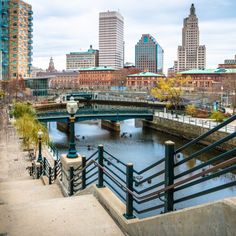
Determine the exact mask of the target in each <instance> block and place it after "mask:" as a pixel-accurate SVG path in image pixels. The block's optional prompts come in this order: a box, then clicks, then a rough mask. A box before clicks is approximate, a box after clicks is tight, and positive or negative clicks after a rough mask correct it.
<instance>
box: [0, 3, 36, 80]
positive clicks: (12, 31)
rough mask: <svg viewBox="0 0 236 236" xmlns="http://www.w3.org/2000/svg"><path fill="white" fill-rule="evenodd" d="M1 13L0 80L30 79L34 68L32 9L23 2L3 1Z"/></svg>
mask: <svg viewBox="0 0 236 236" xmlns="http://www.w3.org/2000/svg"><path fill="white" fill-rule="evenodd" d="M0 12H1V14H0V18H1V28H0V35H1V38H0V65H1V69H0V73H1V74H0V79H3V80H8V79H17V78H21V77H28V76H29V75H30V73H31V67H32V64H31V63H32V49H33V47H32V44H33V41H32V38H33V34H32V32H33V29H32V26H33V23H32V21H33V17H32V15H33V11H32V7H31V5H29V4H27V3H25V2H23V1H21V0H1V4H0Z"/></svg>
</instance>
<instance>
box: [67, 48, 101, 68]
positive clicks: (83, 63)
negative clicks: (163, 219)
mask: <svg viewBox="0 0 236 236" xmlns="http://www.w3.org/2000/svg"><path fill="white" fill-rule="evenodd" d="M97 66H98V50H95V49H93V47H92V45H90V48H89V50H88V51H87V52H71V53H70V54H67V55H66V69H67V70H78V69H82V68H88V67H97Z"/></svg>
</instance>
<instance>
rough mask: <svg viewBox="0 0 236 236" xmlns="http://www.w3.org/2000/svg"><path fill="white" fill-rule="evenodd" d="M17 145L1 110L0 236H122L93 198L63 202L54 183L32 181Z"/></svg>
mask: <svg viewBox="0 0 236 236" xmlns="http://www.w3.org/2000/svg"><path fill="white" fill-rule="evenodd" d="M20 142H21V141H20V139H19V137H18V136H17V134H16V131H15V129H14V127H12V126H11V125H9V124H8V122H7V119H6V112H5V111H3V110H0V166H1V168H0V235H4V236H5V235H11V236H28V235H29V236H32V235H34V236H38V235H39V236H51V235H52V236H55V235H57V236H65V235H66V236H74V235H75V236H77V235H79V236H80V235H81V236H83V235H84V236H90V235H91V236H96V235H97V236H100V235H101V236H113V235H114V236H116V235H117V236H119V235H124V234H123V233H122V231H121V230H120V229H119V227H118V226H117V225H116V224H115V222H114V221H113V220H112V218H111V217H110V215H109V214H108V213H107V212H106V210H105V209H104V208H103V207H102V206H101V205H100V203H99V202H98V201H97V199H96V198H95V197H94V196H92V195H90V194H89V195H85V196H77V197H70V198H64V197H63V196H62V193H61V191H60V188H59V186H58V185H57V184H56V183H54V184H53V185H43V183H42V181H41V180H35V179H32V178H31V177H30V176H29V174H28V173H27V171H26V167H27V166H30V165H31V161H30V160H29V158H28V153H27V152H23V151H22V149H21V144H20ZM46 153H47V152H46ZM46 153H45V154H46ZM51 161H52V160H51Z"/></svg>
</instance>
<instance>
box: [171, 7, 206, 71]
mask: <svg viewBox="0 0 236 236" xmlns="http://www.w3.org/2000/svg"><path fill="white" fill-rule="evenodd" d="M205 67H206V47H205V45H199V28H198V18H197V16H196V10H195V7H194V4H192V5H191V8H190V15H189V16H188V17H187V18H185V19H184V26H183V29H182V46H179V47H178V61H176V62H175V72H178V71H184V70H189V69H204V68H205Z"/></svg>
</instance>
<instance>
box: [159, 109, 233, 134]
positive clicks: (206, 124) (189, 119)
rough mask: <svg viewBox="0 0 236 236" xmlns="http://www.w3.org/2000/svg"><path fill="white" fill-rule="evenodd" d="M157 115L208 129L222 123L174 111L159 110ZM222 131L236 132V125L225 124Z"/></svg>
mask: <svg viewBox="0 0 236 236" xmlns="http://www.w3.org/2000/svg"><path fill="white" fill-rule="evenodd" d="M155 116H157V117H161V118H165V119H168V120H174V121H178V122H181V123H185V124H191V125H196V126H200V127H203V128H208V129H212V128H214V127H217V126H218V125H219V124H220V122H214V121H211V120H204V119H200V118H194V117H190V116H185V115H179V114H178V115H176V114H174V113H173V114H171V113H167V112H159V111H156V112H155ZM220 131H222V132H226V133H233V132H236V126H233V125H225V126H224V127H222V128H221V129H220Z"/></svg>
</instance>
